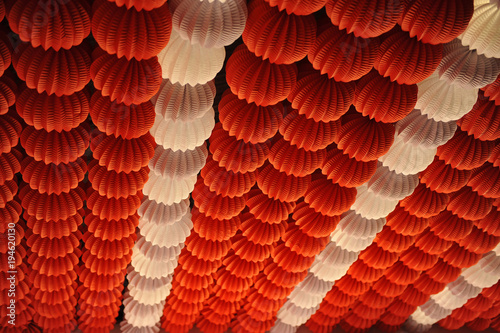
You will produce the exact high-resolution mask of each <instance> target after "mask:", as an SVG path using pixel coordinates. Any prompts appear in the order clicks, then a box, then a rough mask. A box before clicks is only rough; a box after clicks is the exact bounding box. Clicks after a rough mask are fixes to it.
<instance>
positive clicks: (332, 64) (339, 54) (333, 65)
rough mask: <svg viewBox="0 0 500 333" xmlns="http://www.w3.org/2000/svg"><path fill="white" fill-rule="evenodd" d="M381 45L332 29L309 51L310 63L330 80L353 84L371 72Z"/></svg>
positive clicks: (320, 35) (335, 28) (377, 41)
mask: <svg viewBox="0 0 500 333" xmlns="http://www.w3.org/2000/svg"><path fill="white" fill-rule="evenodd" d="M379 43H380V42H379V40H378V38H372V39H363V38H361V37H356V36H354V34H349V33H347V32H346V31H345V30H339V28H338V27H335V26H331V27H329V28H328V29H326V30H324V31H322V32H321V33H320V34H319V35H318V37H317V38H316V41H315V42H314V45H313V46H312V47H311V48H310V49H309V54H308V59H309V62H310V63H311V64H312V65H313V67H314V68H315V69H317V70H319V71H321V74H328V77H329V78H334V79H335V80H336V81H343V82H349V81H354V80H357V79H359V78H361V77H362V76H363V75H365V74H367V73H368V72H369V71H370V70H371V69H372V67H373V64H374V62H375V59H376V57H377V53H378V52H379ZM436 66H437V65H436Z"/></svg>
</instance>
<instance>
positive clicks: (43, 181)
mask: <svg viewBox="0 0 500 333" xmlns="http://www.w3.org/2000/svg"><path fill="white" fill-rule="evenodd" d="M21 167H22V174H23V180H24V181H25V182H26V183H28V184H29V185H30V187H31V188H32V189H35V190H38V191H39V192H40V193H47V194H52V193H55V194H60V193H61V192H69V191H70V190H71V189H74V188H76V187H77V186H78V184H79V183H80V182H81V181H82V180H83V178H84V177H85V174H86V173H87V164H86V163H85V161H84V160H83V159H81V158H77V159H76V160H75V161H74V162H70V163H68V164H66V163H61V164H57V165H56V164H45V163H44V162H43V161H36V160H35V159H33V158H32V157H26V158H25V159H24V160H23V162H22V164H21Z"/></svg>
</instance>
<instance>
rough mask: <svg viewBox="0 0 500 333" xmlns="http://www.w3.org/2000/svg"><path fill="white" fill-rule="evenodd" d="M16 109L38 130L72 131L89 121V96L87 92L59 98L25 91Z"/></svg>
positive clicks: (19, 98) (19, 97) (83, 91)
mask: <svg viewBox="0 0 500 333" xmlns="http://www.w3.org/2000/svg"><path fill="white" fill-rule="evenodd" d="M16 109H17V113H18V114H19V115H20V116H21V117H22V118H23V119H24V121H25V122H26V123H27V124H28V125H31V126H34V127H35V129H37V130H40V129H44V130H46V131H47V132H50V131H57V132H61V131H70V130H71V129H73V128H75V127H77V126H78V125H80V123H82V122H83V121H85V120H86V119H87V117H88V114H89V96H88V95H87V91H86V90H81V91H78V92H76V93H74V94H72V95H69V96H65V95H63V96H61V97H58V96H56V95H50V96H49V95H47V93H46V92H43V93H41V94H39V93H38V92H37V91H36V90H32V89H24V90H23V91H22V93H21V94H20V95H19V96H18V98H17V102H16Z"/></svg>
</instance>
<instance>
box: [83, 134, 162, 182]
mask: <svg viewBox="0 0 500 333" xmlns="http://www.w3.org/2000/svg"><path fill="white" fill-rule="evenodd" d="M154 148H155V141H154V138H153V137H152V136H151V134H149V133H146V134H145V135H143V136H141V137H139V138H136V139H130V140H127V139H122V138H121V137H115V136H114V135H109V136H108V135H106V134H104V133H98V134H97V135H96V136H95V137H93V138H92V140H91V143H90V149H91V150H92V152H93V156H94V158H95V159H97V160H99V165H101V166H106V168H107V170H113V171H116V172H125V173H129V172H132V171H139V170H140V169H141V168H143V167H145V166H147V165H148V163H149V160H150V159H151V158H152V157H153V155H154Z"/></svg>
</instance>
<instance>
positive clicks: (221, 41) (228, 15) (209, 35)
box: [168, 0, 248, 48]
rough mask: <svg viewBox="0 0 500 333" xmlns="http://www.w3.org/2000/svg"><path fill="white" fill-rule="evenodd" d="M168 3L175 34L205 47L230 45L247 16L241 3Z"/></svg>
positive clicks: (238, 34)
mask: <svg viewBox="0 0 500 333" xmlns="http://www.w3.org/2000/svg"><path fill="white" fill-rule="evenodd" d="M168 4H169V7H170V10H171V11H172V23H173V26H174V28H175V29H176V31H177V32H179V35H180V36H181V37H182V38H183V39H186V40H189V41H191V43H192V44H200V45H201V46H203V47H206V48H220V47H224V46H228V45H230V44H232V43H233V42H234V41H235V40H236V39H238V38H239V37H240V36H241V34H242V32H243V29H244V28H245V22H246V21H247V16H248V10H247V6H246V3H245V1H243V0H237V1H227V2H226V1H210V0H208V1H196V0H188V1H180V0H173V1H170V2H169V3H168Z"/></svg>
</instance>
